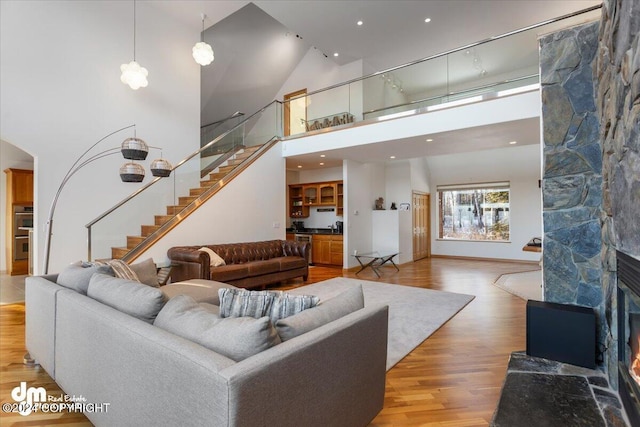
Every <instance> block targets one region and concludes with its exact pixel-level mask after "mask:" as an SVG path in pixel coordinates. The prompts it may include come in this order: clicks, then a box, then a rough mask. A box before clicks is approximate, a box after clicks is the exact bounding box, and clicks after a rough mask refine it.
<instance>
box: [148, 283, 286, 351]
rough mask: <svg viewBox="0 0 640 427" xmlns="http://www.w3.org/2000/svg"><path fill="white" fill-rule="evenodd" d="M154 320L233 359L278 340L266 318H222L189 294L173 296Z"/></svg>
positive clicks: (156, 324) (276, 342) (161, 325)
mask: <svg viewBox="0 0 640 427" xmlns="http://www.w3.org/2000/svg"><path fill="white" fill-rule="evenodd" d="M153 324H154V326H157V327H159V328H161V329H164V330H166V331H168V332H171V333H173V334H175V335H178V336H181V337H183V338H186V339H188V340H190V341H193V342H195V343H197V344H200V345H202V346H203V347H206V348H208V349H210V350H213V351H215V352H216V353H220V354H222V355H223V356H226V357H228V358H229V359H232V360H235V361H236V362H239V361H241V360H244V359H246V358H247V357H250V356H253V355H254V354H258V353H260V352H261V351H264V350H266V349H268V348H270V347H273V346H274V345H276V344H279V343H280V342H281V341H280V338H279V337H278V334H277V333H276V331H275V328H274V327H273V325H272V324H271V322H270V321H269V318H267V317H262V318H260V319H253V318H251V317H241V318H240V317H239V318H230V319H222V318H220V316H218V315H217V314H215V313H212V312H211V311H210V310H209V308H208V307H203V306H201V305H199V304H198V303H197V302H196V301H195V300H194V299H193V298H191V297H190V296H188V295H178V296H176V297H174V298H172V299H171V300H170V301H169V302H168V303H167V304H166V305H165V306H164V308H163V309H162V310H161V311H160V313H159V314H158V317H157V318H156V320H155V322H154V323H153Z"/></svg>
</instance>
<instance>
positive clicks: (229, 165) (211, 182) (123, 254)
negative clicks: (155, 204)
mask: <svg viewBox="0 0 640 427" xmlns="http://www.w3.org/2000/svg"><path fill="white" fill-rule="evenodd" d="M265 145H268V144H265ZM262 147H263V145H257V146H252V147H243V148H242V149H241V150H239V151H237V152H236V153H235V154H233V157H232V158H230V159H228V160H227V161H226V162H225V163H226V164H224V165H222V166H219V167H217V168H216V169H214V171H213V172H210V173H209V174H208V175H207V176H206V179H203V180H201V181H200V187H197V188H191V189H190V190H189V195H188V196H181V197H179V198H178V204H177V205H171V206H167V208H166V213H165V214H164V215H155V216H154V224H152V225H142V226H141V227H140V228H141V230H140V235H139V236H127V246H126V247H112V248H111V258H113V259H124V260H125V261H127V262H130V261H132V260H133V259H135V258H136V257H137V256H136V255H132V251H133V250H134V249H136V248H139V247H141V246H144V247H147V246H150V244H152V243H153V242H155V241H157V240H158V239H159V238H160V237H162V235H164V234H165V233H166V232H168V231H169V230H170V229H171V228H173V227H170V228H169V227H166V225H167V224H169V223H170V222H176V223H177V221H175V220H174V219H175V218H176V217H177V216H178V214H180V213H183V211H185V209H186V208H187V207H192V205H194V204H195V203H196V202H198V203H199V204H201V203H202V202H204V201H205V200H207V199H209V198H210V197H211V196H212V195H213V194H215V193H213V191H212V188H213V187H214V186H216V184H218V183H219V182H220V180H222V179H224V178H227V177H229V176H230V175H232V172H233V171H234V170H235V169H236V168H237V167H238V166H240V165H241V164H243V163H244V162H245V161H246V160H247V159H249V158H250V157H251V156H252V155H253V154H254V153H256V152H257V151H258V150H260V149H261V148H262ZM245 166H246V165H245ZM235 175H236V174H233V176H235ZM232 178H233V177H231V179H232ZM225 181H226V182H228V181H230V179H227V180H225ZM218 186H219V187H220V185H218ZM186 216H187V215H184V216H183V217H182V218H181V219H184V218H185V217H186ZM176 225H177V224H176ZM163 226H165V227H164V228H166V230H164V233H163V232H161V228H163Z"/></svg>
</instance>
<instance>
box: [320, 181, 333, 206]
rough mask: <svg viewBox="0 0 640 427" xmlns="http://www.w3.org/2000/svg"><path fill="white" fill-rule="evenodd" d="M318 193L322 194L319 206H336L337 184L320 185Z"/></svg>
mask: <svg viewBox="0 0 640 427" xmlns="http://www.w3.org/2000/svg"><path fill="white" fill-rule="evenodd" d="M318 193H320V200H319V202H320V203H319V204H321V205H329V206H335V205H336V184H335V183H334V182H328V183H325V184H320V185H318Z"/></svg>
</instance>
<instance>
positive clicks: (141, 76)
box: [120, 61, 149, 90]
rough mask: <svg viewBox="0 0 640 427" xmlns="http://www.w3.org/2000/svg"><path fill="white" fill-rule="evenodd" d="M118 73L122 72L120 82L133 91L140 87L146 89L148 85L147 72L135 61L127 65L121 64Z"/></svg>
mask: <svg viewBox="0 0 640 427" xmlns="http://www.w3.org/2000/svg"><path fill="white" fill-rule="evenodd" d="M120 71H121V72H122V75H121V76H120V81H121V82H122V83H124V84H126V85H129V87H130V88H131V89H133V90H138V89H140V88H141V87H147V85H148V84H149V82H148V81H147V76H148V75H149V72H148V71H147V69H146V68H144V67H141V66H140V64H138V63H137V62H136V61H131V62H129V63H128V64H122V65H121V66H120Z"/></svg>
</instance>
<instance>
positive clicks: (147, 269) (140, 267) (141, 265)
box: [129, 258, 160, 288]
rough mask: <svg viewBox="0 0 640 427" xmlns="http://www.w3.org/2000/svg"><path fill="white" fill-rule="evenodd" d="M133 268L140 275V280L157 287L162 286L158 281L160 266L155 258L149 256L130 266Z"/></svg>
mask: <svg viewBox="0 0 640 427" xmlns="http://www.w3.org/2000/svg"><path fill="white" fill-rule="evenodd" d="M129 267H130V268H131V270H132V271H133V272H134V273H135V274H136V276H138V281H139V282H140V283H144V284H145V285H149V286H153V287H154V288H157V287H159V286H160V284H159V283H158V267H156V263H155V262H153V259H151V258H149V259H146V260H144V261H142V262H137V263H135V264H131V265H130V266H129Z"/></svg>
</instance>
